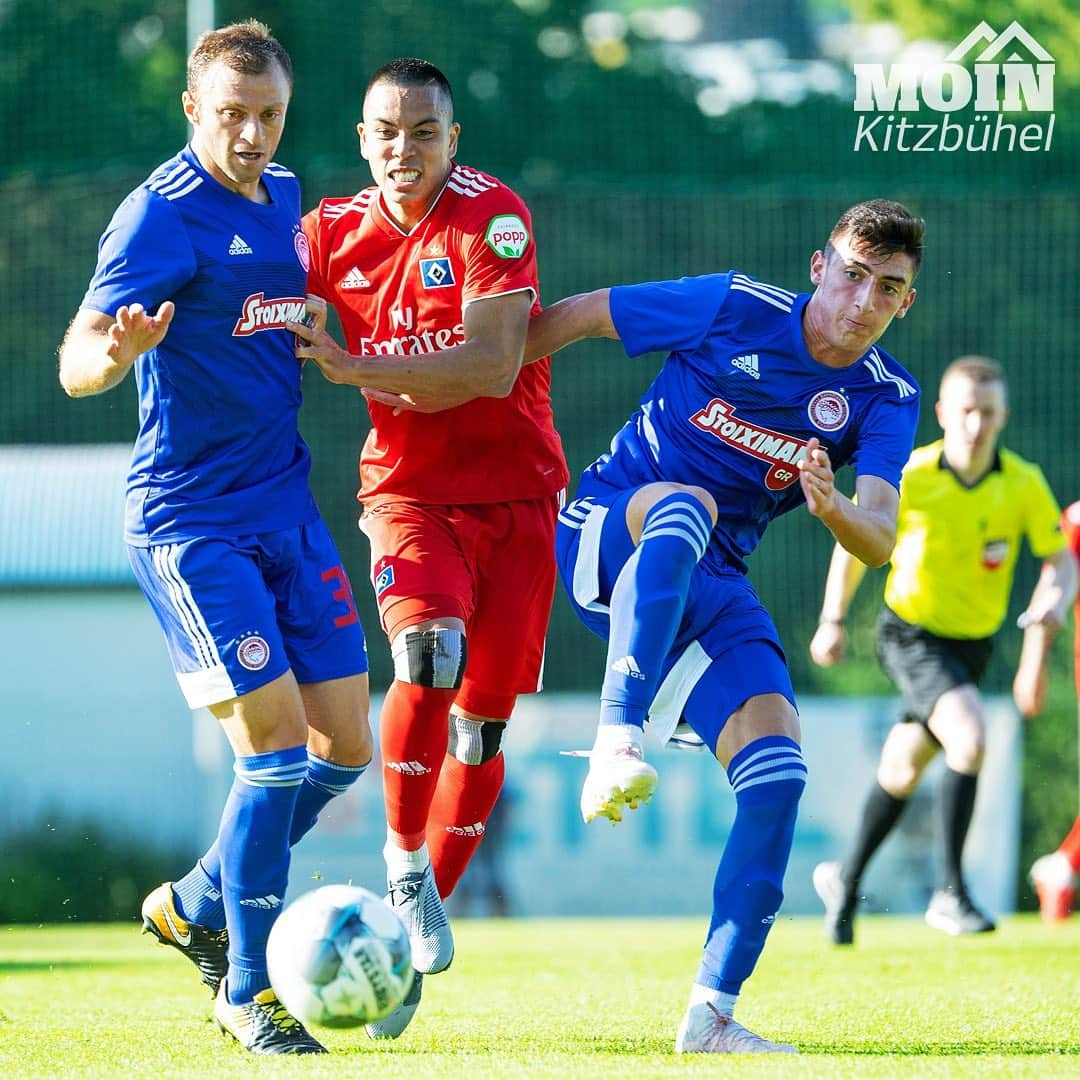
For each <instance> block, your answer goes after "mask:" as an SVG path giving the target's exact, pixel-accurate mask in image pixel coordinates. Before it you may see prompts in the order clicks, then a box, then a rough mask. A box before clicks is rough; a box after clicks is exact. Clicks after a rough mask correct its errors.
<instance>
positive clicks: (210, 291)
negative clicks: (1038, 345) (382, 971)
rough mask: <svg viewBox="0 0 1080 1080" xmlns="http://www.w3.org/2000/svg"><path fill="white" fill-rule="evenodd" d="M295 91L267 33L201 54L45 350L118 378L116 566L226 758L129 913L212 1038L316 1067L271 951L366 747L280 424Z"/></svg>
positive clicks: (315, 532)
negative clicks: (158, 944)
mask: <svg viewBox="0 0 1080 1080" xmlns="http://www.w3.org/2000/svg"><path fill="white" fill-rule="evenodd" d="M291 91H292V65H291V62H290V60H289V56H288V54H287V53H286V52H285V50H284V49H283V48H282V47H281V45H280V44H279V43H278V42H277V41H276V40H275V39H274V38H273V37H271V36H270V33H269V31H268V30H267V28H266V27H265V26H263V25H262V24H260V23H257V22H254V21H248V22H245V23H239V24H234V25H232V26H229V27H225V28H224V29H221V30H216V31H212V32H209V33H207V34H204V35H203V36H202V37H201V38H200V39H199V41H198V43H197V44H196V46H195V49H194V50H193V52H192V54H191V56H190V57H189V59H188V85H187V90H186V91H185V92H184V94H183V106H184V112H185V115H186V116H187V118H188V120H189V121H190V123H191V125H192V128H193V135H192V140H191V143H190V145H189V146H187V147H186V148H185V149H184V150H182V151H181V152H180V153H179V154H177V155H176V156H175V157H174V158H172V159H171V160H169V161H167V162H165V163H164V164H163V165H161V166H160V167H159V168H157V169H156V170H154V172H153V173H151V175H150V176H149V178H148V179H147V180H146V181H145V182H144V183H143V184H141V185H140V186H139V187H138V188H137V189H136V190H135V191H133V192H132V193H131V194H130V195H129V196H128V197H127V199H125V200H124V202H123V203H122V204H121V205H120V207H119V208H118V209H117V211H116V213H115V214H114V215H113V219H112V221H111V222H110V224H109V226H108V228H107V229H106V231H105V233H104V235H103V236H102V239H101V244H100V248H99V252H98V264H97V270H96V272H95V274H94V277H93V280H92V281H91V283H90V287H89V290H88V291H87V293H86V296H85V297H84V299H83V302H82V305H81V307H80V310H79V312H78V313H77V314H76V316H75V318H74V320H73V321H72V324H71V327H70V328H69V330H68V332H67V336H66V337H65V339H64V343H63V345H62V346H61V350H60V381H61V383H62V385H63V387H64V389H65V390H66V391H67V392H68V394H70V395H71V396H72V397H83V396H86V395H89V394H97V393H101V392H103V391H105V390H109V389H110V388H112V387H113V386H115V385H117V384H118V383H119V382H120V381H121V380H122V379H123V378H124V376H125V375H126V374H127V372H128V371H129V370H130V369H131V368H132V367H134V368H135V378H136V383H137V386H138V392H139V419H140V427H139V435H138V438H137V440H136V443H135V448H134V454H133V458H132V463H131V471H130V473H129V477H128V492H127V513H126V528H125V533H126V537H125V538H126V540H127V544H128V551H129V554H130V559H131V564H132V567H133V568H134V571H135V575H136V577H137V578H138V581H139V584H140V585H141V586H142V589H143V591H144V592H145V594H146V596H147V598H148V599H149V601H150V603H151V605H152V606H153V609H154V612H155V614H156V615H157V618H158V621H159V622H160V623H161V627H162V629H163V631H164V633H165V638H166V641H167V643H168V647H169V652H170V655H171V657H172V661H173V666H174V668H175V671H176V677H177V679H178V681H179V683H180V688H181V690H182V691H183V693H184V697H185V698H186V700H187V703H188V705H189V706H190V707H191V708H192V709H197V708H202V707H206V708H208V709H209V710H210V711H211V712H212V713H213V714H214V715H215V716H216V717H217V718H218V719H219V720H220V721H221V723H222V726H223V727H224V730H225V733H226V735H227V736H228V738H229V742H230V744H231V745H232V749H233V752H234V753H235V755H236V762H235V765H234V771H235V774H236V777H235V780H234V782H233V786H232V790H231V792H230V794H229V797H228V800H227V801H226V804H225V808H224V811H223V813H222V817H221V824H220V828H219V831H218V835H217V839H216V841H215V842H214V844H213V846H212V847H211V848H210V850H209V851H207V853H206V854H205V855H204V856H203V857H202V858H201V859H200V860H199V861H198V863H197V864H196V865H195V866H194V867H193V868H192V870H191V872H190V873H188V874H187V876H185V877H184V878H182V879H181V880H180V881H177V882H176V883H175V884H173V883H166V884H164V885H162V886H160V887H159V888H158V889H155V890H154V892H152V893H151V894H150V895H149V896H148V897H147V898H146V900H145V902H144V903H143V909H142V914H143V921H144V926H145V928H146V929H147V930H149V931H151V932H152V933H153V934H154V935H155V936H156V937H157V938H158V939H159V940H160V941H162V942H164V943H165V944H168V945H171V946H173V947H175V948H176V949H178V950H180V951H181V952H182V953H183V954H184V955H186V956H187V957H188V958H189V959H190V960H192V961H193V962H194V963H195V964H196V965H197V966H198V967H199V969H200V972H201V973H202V977H203V981H204V982H205V983H207V985H209V986H210V987H211V989H212V991H213V992H214V993H215V995H216V1000H215V1006H214V1012H215V1018H216V1020H217V1023H218V1025H219V1027H220V1028H221V1030H222V1031H223V1032H225V1033H226V1034H228V1035H231V1036H232V1037H233V1038H235V1039H236V1040H237V1041H238V1042H240V1043H241V1045H243V1046H244V1047H245V1048H246V1049H248V1050H250V1051H253V1052H255V1053H264V1054H265V1053H286V1054H308V1053H321V1052H324V1048H323V1047H322V1046H321V1045H320V1044H319V1043H318V1042H317V1041H316V1040H315V1039H314V1038H312V1037H311V1035H309V1034H308V1032H307V1031H305V1030H304V1028H303V1026H302V1025H301V1024H300V1023H299V1021H297V1020H296V1019H295V1018H294V1017H292V1016H290V1015H289V1014H288V1013H287V1012H286V1011H285V1009H284V1008H283V1007H282V1006H281V1005H280V1003H279V1002H278V1001H277V998H276V996H275V994H274V992H273V990H272V989H271V987H270V980H269V978H268V977H267V971H266V939H267V936H268V934H269V931H270V927H271V925H272V924H273V921H274V919H275V918H276V917H277V914H278V911H279V910H280V908H281V904H282V899H283V897H284V896H285V889H286V885H287V882H288V869H289V849H290V847H291V845H292V844H293V843H295V842H296V841H297V840H298V839H299V838H300V837H301V836H303V835H304V833H306V832H307V831H308V830H309V829H310V828H311V827H312V826H313V825H314V824H315V820H316V817H317V815H318V813H319V811H320V810H321V809H322V807H323V806H325V805H326V803H327V802H329V800H330V799H331V798H333V796H335V795H338V794H341V793H342V792H343V791H345V790H346V789H347V788H348V786H349V785H350V784H351V783H353V782H354V781H355V780H356V779H357V778H358V777H359V776H360V774H361V773H362V772H363V770H364V768H365V767H366V765H367V763H368V762H369V761H370V759H371V753H372V741H371V732H370V730H369V728H368V722H367V709H368V679H367V653H366V648H365V643H364V635H363V631H362V630H361V627H360V624H359V621H358V619H357V616H356V609H355V607H354V605H353V599H352V593H351V590H350V587H349V583H348V581H347V579H346V577H345V573H344V570H343V569H342V565H341V559H340V557H339V556H338V553H337V551H336V549H335V547H334V543H333V540H332V539H331V537H330V534H329V533H328V531H327V529H326V526H325V525H324V524H323V522H322V519H321V518H320V516H319V512H318V509H317V508H316V506H315V502H314V500H313V499H312V496H311V491H310V489H309V486H308V473H309V471H310V465H311V462H310V456H309V454H308V449H307V446H306V445H305V444H304V441H303V439H302V438H301V437H300V434H299V431H298V428H297V412H298V410H299V407H300V400H301V393H300V371H301V368H300V365H299V364H298V363H297V361H296V357H295V348H296V340H295V336H294V334H293V333H291V332H290V331H289V330H287V329H286V325H285V324H286V322H287V321H288V320H300V319H302V318H303V317H304V314H305V288H306V280H307V269H308V248H307V241H306V239H305V237H304V233H303V231H302V229H301V226H300V190H299V185H298V183H297V180H296V177H295V176H294V175H293V174H292V173H291V172H289V171H288V170H287V169H284V168H282V167H281V166H279V165H276V164H274V163H273V162H272V160H271V159H272V156H273V153H274V151H275V150H276V148H277V145H278V141H279V140H280V138H281V132H282V128H283V125H284V122H285V113H286V110H287V108H288V103H289V98H290V96H291ZM151 311H154V312H155V314H153V315H151V314H150V312H151ZM226 973H227V974H226Z"/></svg>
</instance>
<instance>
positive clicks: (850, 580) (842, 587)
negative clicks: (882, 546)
mask: <svg viewBox="0 0 1080 1080" xmlns="http://www.w3.org/2000/svg"><path fill="white" fill-rule="evenodd" d="M865 574H866V563H864V562H862V561H861V560H859V559H856V558H855V556H854V555H852V554H851V553H850V552H849V551H845V550H844V548H843V547H841V545H840V544H837V545H836V546H835V547H834V548H833V553H832V559H831V560H830V561H829V573H828V575H827V576H826V578H825V595H824V598H823V599H822V601H821V618H820V619H819V620H818V628H817V630H816V631H815V632H814V636H813V637H812V638H811V639H810V656H811V658H812V659H813V661H814V663H815V664H818V665H820V666H821V667H832V665H833V664H839V663H840V662H841V661H842V660H843V659H844V652H845V649H846V647H847V631H846V630H845V629H844V619H845V618H846V617H847V613H848V610H849V609H850V607H851V601H852V600H853V599H854V598H855V593H856V592H857V591H858V588H859V584H860V583H861V582H862V579H863V577H864V576H865Z"/></svg>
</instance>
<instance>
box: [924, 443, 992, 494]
mask: <svg viewBox="0 0 1080 1080" xmlns="http://www.w3.org/2000/svg"><path fill="white" fill-rule="evenodd" d="M937 464H938V468H939V469H941V471H942V472H947V473H952V475H953V479H954V480H955V481H956V482H957V483H958V484H959V485H960V486H961V487H962V488H964V489H965V490H966V491H971V490H973V489H974V488H977V487H978V486H979V485H980V484H981V483H982V482H983V481H984V480H985V479H986V478H987V477H988V476H989V475H990V474H991V473H996V472H1003V471H1004V470H1003V466H1002V464H1001V451H1000V450H995V451H994V460H993V461H991V462H990V468H989V469H987V470H986V472H984V473H983V474H982V476H980V477H979V478H978V480H974V481H972V483H970V484H968V483H966V482H965V481H964V480H963V478H962V477H961V476H959V475H958V473H957V472H956V470H955V469H954V468H953V467H952V466H951V465H950V464H949V463H948V461H947V460H946V458H945V451H944V450H942V451H941V454H940V456H939V457H938V463H937Z"/></svg>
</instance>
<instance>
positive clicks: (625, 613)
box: [600, 491, 712, 728]
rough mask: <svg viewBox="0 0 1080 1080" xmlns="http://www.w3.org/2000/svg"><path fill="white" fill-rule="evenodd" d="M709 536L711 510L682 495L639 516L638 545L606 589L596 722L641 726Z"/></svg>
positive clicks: (661, 502) (663, 502) (679, 494)
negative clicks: (603, 665)
mask: <svg viewBox="0 0 1080 1080" xmlns="http://www.w3.org/2000/svg"><path fill="white" fill-rule="evenodd" d="M711 532H712V519H711V517H710V516H709V512H708V511H707V510H706V509H705V507H704V506H702V505H701V503H700V502H698V500H697V499H695V498H694V497H693V496H692V495H689V494H687V493H686V492H682V491H679V492H676V493H675V494H674V495H668V496H666V497H665V498H663V499H661V500H660V501H659V502H658V503H657V504H656V505H655V506H654V507H653V508H652V509H651V510H650V511H649V512H648V513H647V514H646V515H645V525H644V528H643V529H642V531H641V540H640V541H639V542H638V545H637V547H636V548H635V549H634V552H633V554H632V555H631V556H630V558H629V559H627V560H626V564H625V565H624V566H623V568H622V570H620V571H619V576H618V578H616V580H615V586H614V588H613V589H612V590H611V631H610V633H609V635H608V653H607V660H608V662H607V674H606V675H605V676H604V685H603V687H602V688H601V690H600V723H601V724H624V725H625V724H632V725H634V726H635V727H639V728H640V727H643V726H644V724H645V715H646V713H647V712H648V709H649V706H650V705H651V704H652V700H653V698H654V697H655V696H656V690H657V687H658V686H659V684H660V669H661V667H662V665H663V663H664V659H665V657H666V656H667V654H668V653H669V652H670V651H671V646H672V643H673V642H674V641H675V634H676V633H677V632H678V629H679V622H680V620H681V619H682V614H683V609H684V608H685V607H686V595H687V592H688V591H689V589H690V575H691V574H692V573H693V570H694V567H695V566H696V565H697V564H698V562H699V561H700V560H701V557H702V555H704V554H705V548H706V546H707V545H708V543H709V534H710V533H711Z"/></svg>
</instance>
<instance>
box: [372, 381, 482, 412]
mask: <svg viewBox="0 0 1080 1080" xmlns="http://www.w3.org/2000/svg"><path fill="white" fill-rule="evenodd" d="M360 393H361V394H363V395H364V397H365V398H367V400H368V401H377V402H378V403H379V404H380V405H388V406H390V408H392V409H393V410H394V416H400V415H401V414H402V413H404V412H415V413H437V412H445V411H446V410H447V409H453V408H455V407H456V406H458V405H464V404H465V402H466V401H472V400H473V397H472V395H469V394H462V395H461V396H459V397H456V398H446V397H441V398H435V397H417V396H416V395H415V394H395V393H394V391H393V390H374V389H372V388H371V387H370V386H361V387H360Z"/></svg>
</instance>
